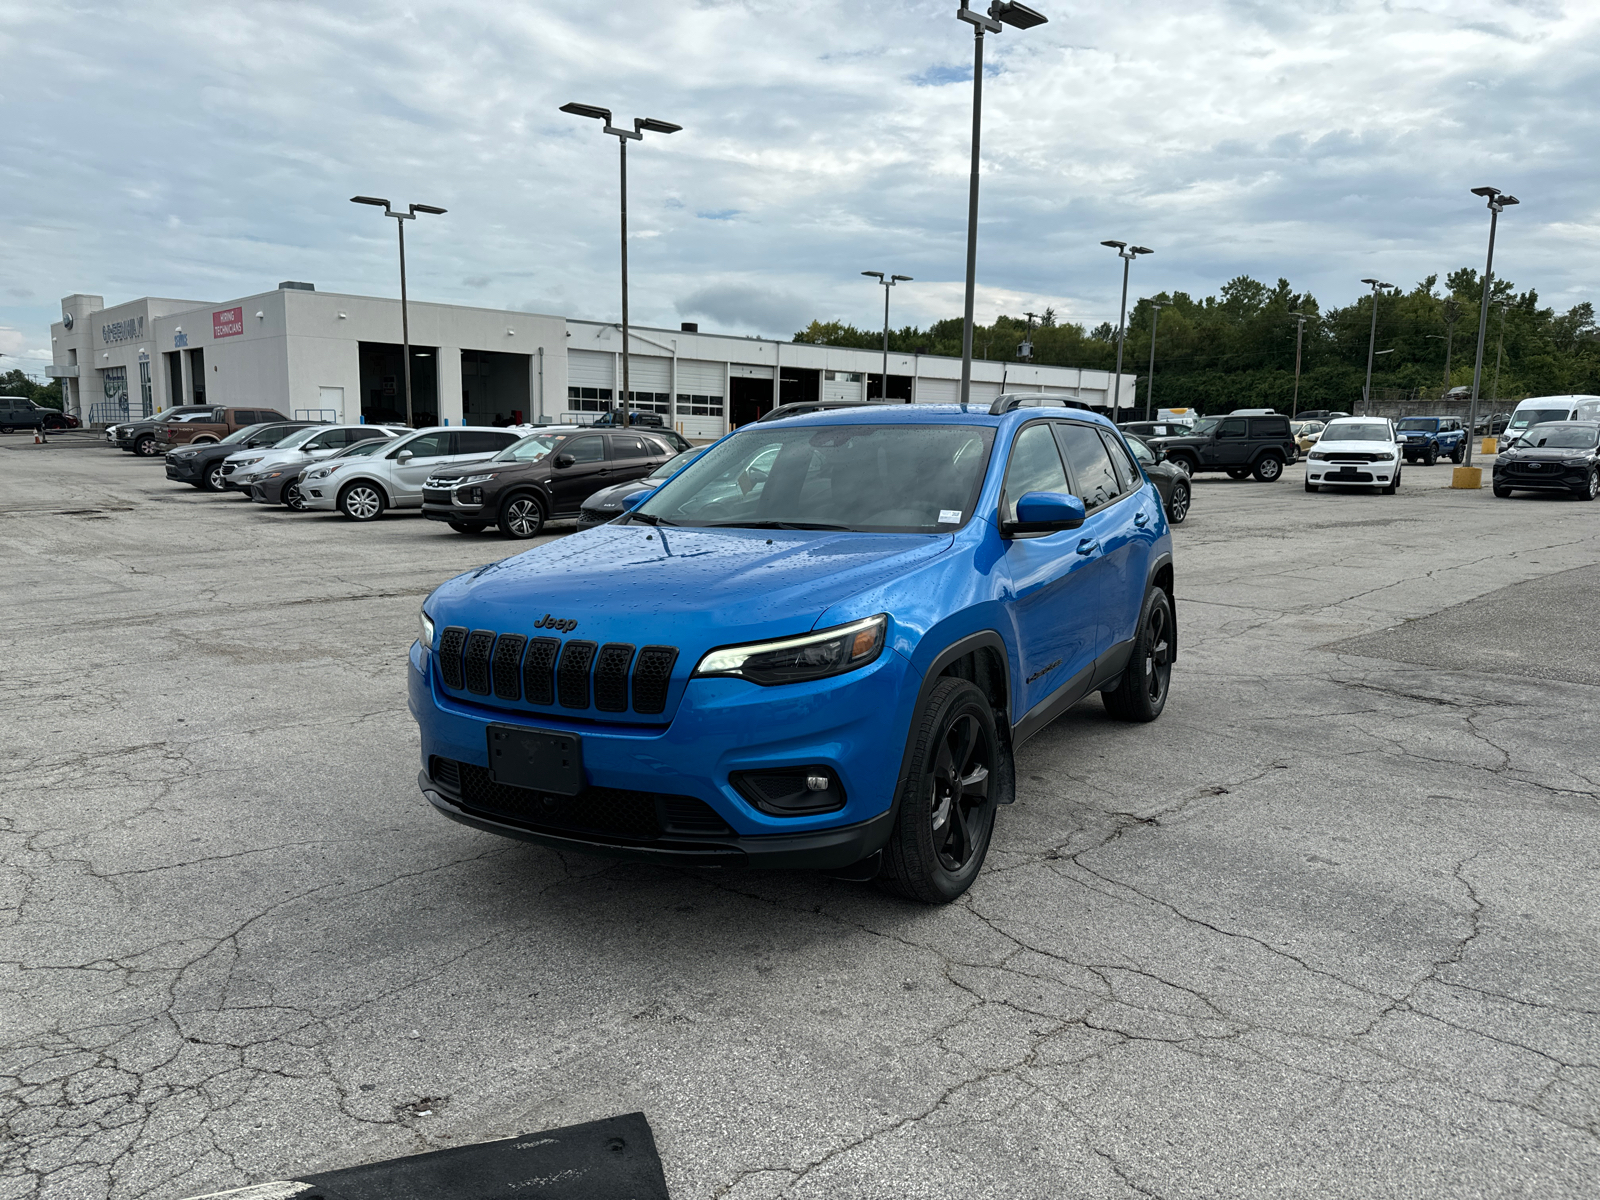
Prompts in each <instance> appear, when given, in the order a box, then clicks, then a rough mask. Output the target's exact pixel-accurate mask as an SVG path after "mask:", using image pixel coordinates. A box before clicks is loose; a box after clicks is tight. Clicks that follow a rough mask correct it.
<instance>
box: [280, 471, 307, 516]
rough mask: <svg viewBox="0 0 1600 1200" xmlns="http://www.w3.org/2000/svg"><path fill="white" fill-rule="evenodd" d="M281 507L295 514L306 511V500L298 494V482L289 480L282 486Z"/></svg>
mask: <svg viewBox="0 0 1600 1200" xmlns="http://www.w3.org/2000/svg"><path fill="white" fill-rule="evenodd" d="M283 506H284V507H285V508H291V509H293V510H294V511H295V512H305V511H306V498H305V496H303V495H302V494H301V493H300V481H299V480H298V479H291V480H290V481H289V482H288V483H286V484H284V485H283Z"/></svg>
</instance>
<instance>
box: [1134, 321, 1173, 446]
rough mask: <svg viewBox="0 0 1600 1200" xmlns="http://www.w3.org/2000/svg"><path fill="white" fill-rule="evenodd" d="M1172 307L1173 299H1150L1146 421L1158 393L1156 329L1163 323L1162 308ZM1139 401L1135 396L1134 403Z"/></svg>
mask: <svg viewBox="0 0 1600 1200" xmlns="http://www.w3.org/2000/svg"><path fill="white" fill-rule="evenodd" d="M1171 307H1172V301H1171V300H1152V301H1150V309H1151V316H1150V375H1149V377H1148V378H1146V379H1145V381H1144V419H1145V420H1146V421H1148V420H1150V419H1151V417H1150V410H1151V408H1152V407H1153V406H1154V404H1155V395H1156V329H1157V328H1158V327H1159V326H1160V325H1161V310H1162V309H1163V308H1171ZM1138 402H1139V398H1138V397H1137V396H1135V397H1134V403H1135V404H1138Z"/></svg>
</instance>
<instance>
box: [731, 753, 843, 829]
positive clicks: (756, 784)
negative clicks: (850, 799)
mask: <svg viewBox="0 0 1600 1200" xmlns="http://www.w3.org/2000/svg"><path fill="white" fill-rule="evenodd" d="M728 782H729V783H731V784H733V786H734V787H735V788H737V789H738V790H739V794H740V795H741V796H743V797H744V798H745V799H746V800H748V801H749V802H750V803H751V804H753V805H755V807H756V808H758V809H760V810H761V811H762V812H764V813H769V814H771V815H772V816H775V817H805V816H812V815H814V814H816V813H826V812H837V811H838V810H839V809H841V808H843V807H844V805H845V794H844V788H843V787H842V786H840V783H839V781H838V780H837V779H836V778H834V775H833V772H831V771H829V770H828V769H826V768H824V767H818V766H816V765H812V766H800V767H769V768H762V769H757V770H751V771H735V772H733V774H732V775H730V776H729V777H728Z"/></svg>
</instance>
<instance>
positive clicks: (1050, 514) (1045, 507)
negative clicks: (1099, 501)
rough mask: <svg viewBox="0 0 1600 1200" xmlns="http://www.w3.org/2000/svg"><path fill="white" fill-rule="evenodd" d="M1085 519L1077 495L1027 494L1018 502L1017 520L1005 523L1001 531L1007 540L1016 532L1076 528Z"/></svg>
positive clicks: (1087, 516)
mask: <svg viewBox="0 0 1600 1200" xmlns="http://www.w3.org/2000/svg"><path fill="white" fill-rule="evenodd" d="M1088 518H1089V513H1088V510H1087V509H1086V508H1084V506H1083V501H1082V500H1080V499H1078V497H1076V496H1069V495H1067V494H1066V493H1065V492H1028V493H1027V494H1026V495H1024V496H1023V497H1022V499H1020V500H1018V501H1017V519H1016V520H1015V521H1007V522H1006V523H1005V524H1004V525H1003V526H1002V527H1001V529H1000V532H1001V534H1003V535H1004V536H1006V537H1010V536H1011V535H1012V534H1015V533H1055V532H1057V531H1058V530H1062V529H1076V528H1077V527H1078V526H1080V525H1082V524H1083V523H1084V521H1086V520H1088Z"/></svg>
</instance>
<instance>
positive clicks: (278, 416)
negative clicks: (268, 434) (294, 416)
mask: <svg viewBox="0 0 1600 1200" xmlns="http://www.w3.org/2000/svg"><path fill="white" fill-rule="evenodd" d="M255 419H256V420H257V421H287V420H288V419H289V418H288V417H286V416H284V415H283V414H282V413H281V412H278V411H277V410H275V409H271V408H264V409H262V410H261V411H260V412H258V413H257V414H256V416H255Z"/></svg>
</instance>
